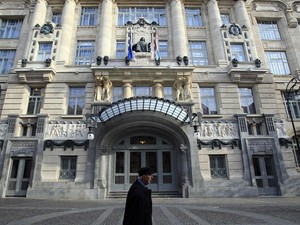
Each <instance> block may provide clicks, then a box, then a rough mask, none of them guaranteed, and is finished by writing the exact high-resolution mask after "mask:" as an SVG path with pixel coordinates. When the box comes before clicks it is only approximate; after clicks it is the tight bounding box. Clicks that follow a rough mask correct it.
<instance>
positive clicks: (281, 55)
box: [265, 51, 291, 75]
mask: <svg viewBox="0 0 300 225" xmlns="http://www.w3.org/2000/svg"><path fill="white" fill-rule="evenodd" d="M265 54H266V58H267V64H268V66H269V69H270V72H271V73H273V74H276V75H288V74H290V73H291V72H290V68H289V65H288V61H287V58H286V54H285V52H268V51H266V52H265Z"/></svg>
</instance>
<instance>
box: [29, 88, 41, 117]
mask: <svg viewBox="0 0 300 225" xmlns="http://www.w3.org/2000/svg"><path fill="white" fill-rule="evenodd" d="M44 93H45V89H44V88H31V90H30V96H29V100H28V107H27V115H36V114H39V113H40V111H41V108H42V107H43V103H44V101H43V100H44ZM30 102H32V103H33V104H34V105H33V109H32V110H30V108H31V107H30V105H31V104H30ZM29 111H30V112H29ZM31 111H32V113H31Z"/></svg>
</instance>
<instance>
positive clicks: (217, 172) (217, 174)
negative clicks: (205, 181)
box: [209, 154, 228, 179]
mask: <svg viewBox="0 0 300 225" xmlns="http://www.w3.org/2000/svg"><path fill="white" fill-rule="evenodd" d="M220 160H222V162H220ZM212 162H213V163H212ZM213 165H215V167H213ZM221 165H224V167H221ZM209 168H210V176H211V178H213V179H215V178H228V164H227V157H226V155H224V154H218V155H215V154H213V155H212V154H211V155H209ZM221 171H222V172H223V175H222V173H221Z"/></svg>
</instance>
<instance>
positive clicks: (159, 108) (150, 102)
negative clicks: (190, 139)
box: [99, 96, 190, 123]
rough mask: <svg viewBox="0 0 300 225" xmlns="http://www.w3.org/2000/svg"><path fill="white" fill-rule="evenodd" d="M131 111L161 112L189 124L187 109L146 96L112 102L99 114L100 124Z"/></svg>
mask: <svg viewBox="0 0 300 225" xmlns="http://www.w3.org/2000/svg"><path fill="white" fill-rule="evenodd" d="M133 111H153V112H161V113H164V114H165V115H169V116H171V117H173V118H175V119H176V120H179V121H181V122H182V123H184V122H189V120H190V119H189V115H188V111H187V109H186V108H185V107H183V106H181V105H179V104H177V103H176V102H173V101H170V100H167V99H163V98H157V97H146V96H139V97H132V98H126V99H123V100H120V101H117V102H114V103H112V104H111V105H110V106H108V107H106V108H104V109H103V110H101V111H100V112H99V119H100V121H101V122H105V121H108V120H110V119H111V118H113V117H115V116H118V115H121V114H123V113H126V112H133Z"/></svg>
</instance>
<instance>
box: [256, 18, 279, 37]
mask: <svg viewBox="0 0 300 225" xmlns="http://www.w3.org/2000/svg"><path fill="white" fill-rule="evenodd" d="M257 23H258V27H259V32H260V36H261V39H262V40H281V37H280V34H279V29H278V25H277V22H276V21H258V22H257Z"/></svg>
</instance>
